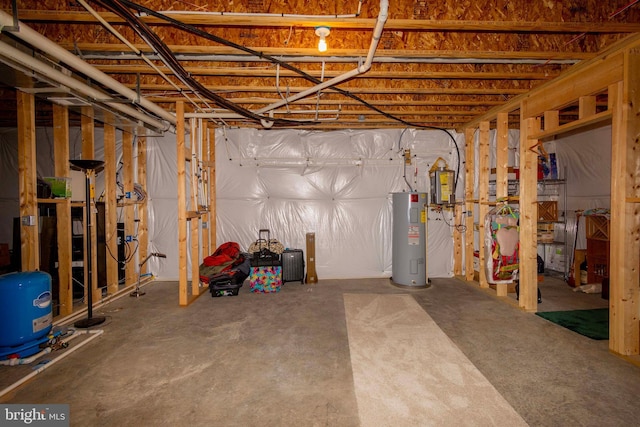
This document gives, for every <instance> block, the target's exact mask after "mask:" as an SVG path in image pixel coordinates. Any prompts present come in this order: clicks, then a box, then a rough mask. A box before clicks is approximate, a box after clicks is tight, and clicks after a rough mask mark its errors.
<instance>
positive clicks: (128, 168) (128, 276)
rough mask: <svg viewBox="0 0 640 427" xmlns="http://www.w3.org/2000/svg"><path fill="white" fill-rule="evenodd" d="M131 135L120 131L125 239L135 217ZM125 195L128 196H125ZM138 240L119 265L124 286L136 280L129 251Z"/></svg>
mask: <svg viewBox="0 0 640 427" xmlns="http://www.w3.org/2000/svg"><path fill="white" fill-rule="evenodd" d="M133 162H134V160H133V135H132V134H131V133H130V132H122V163H123V167H122V177H123V181H124V182H123V187H124V194H125V198H124V207H123V208H122V209H124V235H125V239H126V238H127V236H135V235H136V231H135V227H136V224H135V222H134V219H135V206H134V201H133V197H134V196H133ZM127 195H128V196H129V197H127ZM136 238H137V237H136ZM139 243H140V242H132V244H131V249H130V251H129V252H130V253H125V256H126V257H129V258H130V259H127V260H126V264H125V265H124V266H122V265H121V266H120V268H122V267H124V280H125V286H129V285H131V284H133V283H134V282H136V279H137V278H136V277H134V276H135V273H136V260H135V256H133V254H132V253H131V252H132V251H133V250H134V249H133V248H135V246H136V245H139Z"/></svg>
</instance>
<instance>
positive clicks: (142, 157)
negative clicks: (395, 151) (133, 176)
mask: <svg viewBox="0 0 640 427" xmlns="http://www.w3.org/2000/svg"><path fill="white" fill-rule="evenodd" d="M137 143H138V146H137V162H136V163H137V167H138V168H137V175H138V181H137V182H138V184H139V185H140V186H141V187H142V189H143V190H144V192H145V194H146V193H147V137H146V136H138V139H137ZM137 208H138V244H139V246H138V259H139V260H140V262H142V261H143V260H144V259H146V258H147V255H148V249H147V248H148V246H149V226H148V221H147V215H148V208H147V198H146V197H145V199H144V200H143V201H142V202H141V203H139V204H138V205H137ZM147 269H148V266H147V264H146V263H145V265H143V266H142V267H141V268H140V271H139V272H138V274H141V275H142V274H146V273H147Z"/></svg>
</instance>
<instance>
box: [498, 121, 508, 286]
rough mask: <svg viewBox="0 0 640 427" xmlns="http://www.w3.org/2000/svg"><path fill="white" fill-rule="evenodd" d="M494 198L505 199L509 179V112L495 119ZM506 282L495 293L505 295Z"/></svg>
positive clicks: (499, 284)
mask: <svg viewBox="0 0 640 427" xmlns="http://www.w3.org/2000/svg"><path fill="white" fill-rule="evenodd" d="M496 129H497V132H496V200H501V199H502V200H507V198H508V179H509V166H508V161H509V114H507V113H498V117H497V121H496ZM507 292H508V286H507V283H496V295H497V296H499V297H506V296H507Z"/></svg>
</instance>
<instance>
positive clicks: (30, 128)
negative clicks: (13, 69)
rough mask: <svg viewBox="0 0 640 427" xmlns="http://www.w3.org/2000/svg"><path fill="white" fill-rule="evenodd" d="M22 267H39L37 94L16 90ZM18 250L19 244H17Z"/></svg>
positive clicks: (24, 268)
mask: <svg viewBox="0 0 640 427" xmlns="http://www.w3.org/2000/svg"><path fill="white" fill-rule="evenodd" d="M16 97H17V107H18V176H19V192H20V252H21V259H22V265H21V271H36V270H39V269H40V240H39V236H38V228H39V225H38V200H37V196H38V192H37V185H36V183H37V170H36V125H35V116H36V113H35V98H34V96H33V94H29V93H25V92H21V91H17V94H16ZM14 250H18V248H14Z"/></svg>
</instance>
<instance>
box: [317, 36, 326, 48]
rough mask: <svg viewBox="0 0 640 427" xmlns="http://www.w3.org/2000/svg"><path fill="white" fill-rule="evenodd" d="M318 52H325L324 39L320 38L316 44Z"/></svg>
mask: <svg viewBox="0 0 640 427" xmlns="http://www.w3.org/2000/svg"><path fill="white" fill-rule="evenodd" d="M318 51H319V52H326V51H327V40H326V39H325V38H324V37H320V41H319V42H318Z"/></svg>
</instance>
